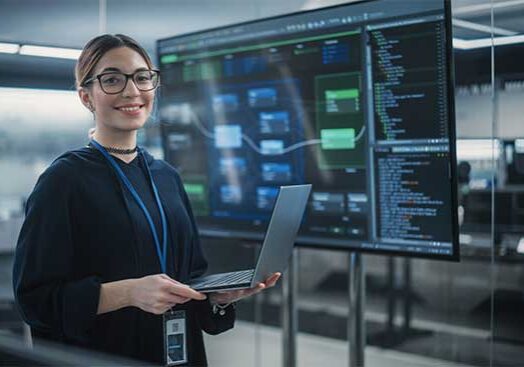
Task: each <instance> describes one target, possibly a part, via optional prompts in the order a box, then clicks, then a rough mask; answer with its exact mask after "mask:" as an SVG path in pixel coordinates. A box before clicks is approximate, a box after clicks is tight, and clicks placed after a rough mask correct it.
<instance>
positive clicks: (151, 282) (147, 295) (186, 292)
mask: <svg viewBox="0 0 524 367" xmlns="http://www.w3.org/2000/svg"><path fill="white" fill-rule="evenodd" d="M129 297H130V303H131V305H133V306H135V307H138V308H140V309H141V310H143V311H146V312H150V313H154V314H156V315H161V314H163V313H165V312H166V311H167V310H169V309H170V308H172V307H173V306H175V305H177V304H181V303H186V302H188V301H190V300H192V299H195V300H204V299H206V295H205V294H203V293H199V292H197V291H195V290H193V289H191V288H190V287H189V286H187V285H185V284H183V283H180V282H177V281H176V280H174V279H172V278H170V277H168V276H167V275H165V274H156V275H149V276H146V277H143V278H139V279H133V280H132V286H131V287H130V290H129Z"/></svg>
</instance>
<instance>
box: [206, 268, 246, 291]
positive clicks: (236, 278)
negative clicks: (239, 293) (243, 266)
mask: <svg viewBox="0 0 524 367" xmlns="http://www.w3.org/2000/svg"><path fill="white" fill-rule="evenodd" d="M254 272H255V269H250V270H242V271H234V272H231V273H224V274H223V275H222V276H221V277H220V278H218V279H213V280H208V281H206V282H202V283H198V287H199V288H212V287H220V286H222V285H228V286H229V285H237V284H242V283H249V282H251V279H252V278H253V273H254Z"/></svg>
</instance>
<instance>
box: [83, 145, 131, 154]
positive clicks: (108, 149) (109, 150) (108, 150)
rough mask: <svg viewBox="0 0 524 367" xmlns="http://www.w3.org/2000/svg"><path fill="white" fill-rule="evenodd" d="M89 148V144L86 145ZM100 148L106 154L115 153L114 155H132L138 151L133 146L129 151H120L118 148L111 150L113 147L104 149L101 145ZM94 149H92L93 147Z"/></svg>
mask: <svg viewBox="0 0 524 367" xmlns="http://www.w3.org/2000/svg"><path fill="white" fill-rule="evenodd" d="M88 146H89V147H93V146H92V144H91V143H89V144H88ZM101 146H102V148H104V149H105V150H106V151H107V152H108V153H115V154H133V153H136V152H137V151H138V146H135V147H134V148H131V149H120V148H113V147H104V146H103V145H101ZM93 148H94V147H93Z"/></svg>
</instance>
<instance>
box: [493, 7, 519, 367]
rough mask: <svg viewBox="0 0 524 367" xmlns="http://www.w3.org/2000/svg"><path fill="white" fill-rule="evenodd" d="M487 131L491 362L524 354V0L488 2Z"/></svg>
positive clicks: (504, 361) (514, 360) (508, 360)
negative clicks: (492, 149) (493, 153)
mask: <svg viewBox="0 0 524 367" xmlns="http://www.w3.org/2000/svg"><path fill="white" fill-rule="evenodd" d="M492 16H493V35H494V44H495V48H494V50H493V60H494V64H493V76H494V77H493V78H494V80H493V84H494V90H493V100H494V113H493V125H492V129H493V135H494V137H495V139H497V141H498V142H500V153H501V154H500V155H501V157H500V158H499V159H497V160H496V163H497V165H496V169H495V177H496V182H495V185H493V190H492V192H491V195H492V204H493V208H494V212H493V213H494V214H493V217H492V223H493V233H492V235H493V243H494V249H493V252H494V264H493V279H492V292H493V303H492V311H493V312H492V327H493V347H492V355H493V365H494V366H495V365H503V364H505V365H518V364H521V361H522V360H523V359H524V317H523V316H522V312H521V310H522V309H523V307H524V292H523V287H522V281H523V279H524V215H523V213H524V212H523V209H524V206H523V204H524V150H523V149H522V148H523V147H524V146H523V140H522V138H523V137H524V124H523V119H522V116H523V114H524V106H523V104H522V101H523V98H524V87H523V86H524V64H523V63H522V62H521V60H523V57H524V52H523V47H522V46H523V43H522V42H523V41H524V4H523V3H522V2H514V3H510V2H494V3H493V15H492Z"/></svg>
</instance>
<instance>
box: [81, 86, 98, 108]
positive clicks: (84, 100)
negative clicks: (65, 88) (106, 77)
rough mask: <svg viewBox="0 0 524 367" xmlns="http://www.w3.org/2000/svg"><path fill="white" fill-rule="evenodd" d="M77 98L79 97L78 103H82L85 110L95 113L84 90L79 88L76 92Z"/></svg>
mask: <svg viewBox="0 0 524 367" xmlns="http://www.w3.org/2000/svg"><path fill="white" fill-rule="evenodd" d="M78 96H79V97H80V101H82V104H83V105H84V106H86V108H87V109H88V110H89V111H91V112H95V107H94V106H93V104H92V103H91V97H90V96H89V93H88V92H87V90H85V88H80V89H79V90H78Z"/></svg>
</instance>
